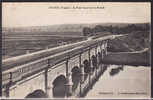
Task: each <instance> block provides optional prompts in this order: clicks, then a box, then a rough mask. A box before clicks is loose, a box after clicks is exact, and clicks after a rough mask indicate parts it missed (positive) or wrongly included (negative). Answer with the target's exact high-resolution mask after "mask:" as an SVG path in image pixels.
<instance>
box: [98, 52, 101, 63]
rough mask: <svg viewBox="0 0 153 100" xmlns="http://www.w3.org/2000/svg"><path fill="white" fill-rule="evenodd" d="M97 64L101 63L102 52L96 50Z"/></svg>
mask: <svg viewBox="0 0 153 100" xmlns="http://www.w3.org/2000/svg"><path fill="white" fill-rule="evenodd" d="M98 64H102V53H101V52H98Z"/></svg>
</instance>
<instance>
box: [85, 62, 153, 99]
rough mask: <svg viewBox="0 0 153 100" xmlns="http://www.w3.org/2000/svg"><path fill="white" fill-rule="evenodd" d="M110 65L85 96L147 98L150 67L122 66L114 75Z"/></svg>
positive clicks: (148, 95) (112, 66)
mask: <svg viewBox="0 0 153 100" xmlns="http://www.w3.org/2000/svg"><path fill="white" fill-rule="evenodd" d="M117 67H118V66H117V65H111V66H109V67H108V69H107V71H105V73H104V74H103V75H102V76H101V77H100V78H99V80H98V81H97V82H96V83H95V85H94V86H93V88H92V89H91V90H90V91H89V92H88V93H87V95H86V98H137V99H138V98H149V97H150V95H151V67H144V66H139V67H134V66H124V67H123V70H120V71H119V72H118V73H117V74H116V75H113V76H111V75H110V72H111V70H112V69H113V68H114V69H115V68H117Z"/></svg>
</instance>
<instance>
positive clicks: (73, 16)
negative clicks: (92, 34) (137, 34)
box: [2, 2, 151, 27]
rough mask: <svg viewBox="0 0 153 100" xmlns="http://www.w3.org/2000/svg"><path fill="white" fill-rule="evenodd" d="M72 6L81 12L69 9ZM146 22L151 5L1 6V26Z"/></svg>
mask: <svg viewBox="0 0 153 100" xmlns="http://www.w3.org/2000/svg"><path fill="white" fill-rule="evenodd" d="M63 7H64V8H65V9H64V8H63ZM73 7H80V8H81V9H78V8H76V9H73ZM96 7H99V8H96ZM87 8H88V9H87ZM150 19H151V4H150V3H149V2H145V3H144V2H143V3H119V2H118V3H117V2H114V3H110V2H105V3H98V2H97V3H32V2H31V3H3V4H2V27H26V26H46V25H56V24H80V23H145V22H150V21H151V20H150Z"/></svg>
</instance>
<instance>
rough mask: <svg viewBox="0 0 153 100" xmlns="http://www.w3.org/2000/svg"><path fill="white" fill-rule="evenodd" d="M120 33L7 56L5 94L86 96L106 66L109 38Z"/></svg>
mask: <svg viewBox="0 0 153 100" xmlns="http://www.w3.org/2000/svg"><path fill="white" fill-rule="evenodd" d="M119 36H121V35H117V36H105V37H103V38H98V39H91V40H86V41H82V42H78V43H73V44H68V45H64V46H60V47H56V48H52V49H46V50H42V51H39V52H35V53H31V54H26V55H23V56H18V57H13V58H9V59H6V60H4V61H3V67H2V70H3V72H2V84H3V91H2V93H3V94H2V95H3V96H6V97H22V98H23V97H81V96H84V95H85V93H86V92H87V91H88V90H89V89H90V88H91V86H92V85H93V84H94V83H95V82H96V80H97V79H98V78H99V77H100V76H101V75H102V73H103V72H104V71H105V70H106V68H107V65H105V64H102V60H103V59H105V57H106V56H107V42H108V41H109V40H111V39H114V38H116V37H119ZM106 62H107V61H106ZM103 63H104V62H103ZM14 66H15V67H14Z"/></svg>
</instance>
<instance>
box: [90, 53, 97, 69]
mask: <svg viewBox="0 0 153 100" xmlns="http://www.w3.org/2000/svg"><path fill="white" fill-rule="evenodd" d="M91 60H92V66H93V70H95V68H96V67H97V58H96V56H95V55H92V57H91Z"/></svg>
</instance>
